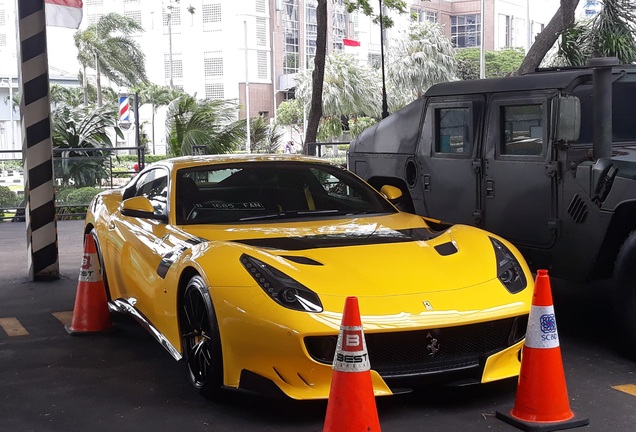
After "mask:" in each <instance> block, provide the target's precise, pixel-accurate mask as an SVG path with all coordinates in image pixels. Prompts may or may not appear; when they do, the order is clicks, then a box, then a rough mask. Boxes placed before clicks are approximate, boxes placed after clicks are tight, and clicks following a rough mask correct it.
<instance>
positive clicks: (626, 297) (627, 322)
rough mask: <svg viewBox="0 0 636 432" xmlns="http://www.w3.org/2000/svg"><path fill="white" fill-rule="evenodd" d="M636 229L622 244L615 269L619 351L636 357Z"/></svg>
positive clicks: (633, 357)
mask: <svg viewBox="0 0 636 432" xmlns="http://www.w3.org/2000/svg"><path fill="white" fill-rule="evenodd" d="M635 264H636V231H632V232H631V233H630V234H629V236H628V237H627V240H625V242H624V243H623V245H622V246H621V249H620V250H619V252H618V258H617V259H616V266H615V270H614V284H615V286H614V292H613V297H614V308H615V310H616V321H617V324H618V328H617V330H618V332H619V333H620V338H619V343H620V346H619V347H618V349H619V351H621V352H622V353H624V354H625V355H627V356H628V357H630V358H632V359H636V265H635Z"/></svg>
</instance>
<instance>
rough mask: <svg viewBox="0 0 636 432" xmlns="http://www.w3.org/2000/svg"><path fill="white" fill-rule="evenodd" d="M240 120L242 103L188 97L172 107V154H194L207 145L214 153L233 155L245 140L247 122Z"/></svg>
mask: <svg viewBox="0 0 636 432" xmlns="http://www.w3.org/2000/svg"><path fill="white" fill-rule="evenodd" d="M237 118H238V104H237V103H236V102H235V101H227V100H197V99H196V98H195V96H190V95H188V94H184V95H182V96H180V97H178V98H176V99H175V100H173V101H172V102H170V104H169V105H168V113H167V115H166V132H167V137H166V138H167V139H166V142H167V143H168V153H169V154H170V155H171V156H181V155H186V154H191V153H192V148H193V146H205V147H206V148H207V152H208V153H210V154H218V153H229V152H232V151H234V150H235V149H236V148H238V147H239V146H240V143H241V142H242V140H244V139H245V133H246V130H245V122H244V121H242V120H241V121H238V120H236V119H237Z"/></svg>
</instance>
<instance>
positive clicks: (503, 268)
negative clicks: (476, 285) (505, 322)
mask: <svg viewBox="0 0 636 432" xmlns="http://www.w3.org/2000/svg"><path fill="white" fill-rule="evenodd" d="M489 238H490V241H491V242H492V246H493V247H494V248H495V258H496V259H497V278H498V279H499V281H500V282H501V283H502V284H503V286H505V287H506V289H507V290H508V291H510V293H512V294H515V293H518V292H519V291H522V290H523V289H524V288H525V287H526V286H527V282H526V276H525V274H524V273H523V269H522V268H521V265H520V264H519V261H517V258H515V256H514V255H513V254H512V252H510V249H508V248H507V247H506V246H505V245H504V244H503V243H501V242H500V241H499V240H497V239H494V238H492V237H489Z"/></svg>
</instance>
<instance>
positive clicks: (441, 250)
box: [435, 242, 457, 256]
mask: <svg viewBox="0 0 636 432" xmlns="http://www.w3.org/2000/svg"><path fill="white" fill-rule="evenodd" d="M435 250H436V251H437V253H438V254H440V255H441V256H448V255H452V254H454V253H457V246H455V244H453V243H451V242H446V243H442V244H440V245H437V246H435Z"/></svg>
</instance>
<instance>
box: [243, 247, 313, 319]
mask: <svg viewBox="0 0 636 432" xmlns="http://www.w3.org/2000/svg"><path fill="white" fill-rule="evenodd" d="M240 259H241V264H243V267H245V269H246V270H247V271H248V272H249V274H250V275H251V276H252V277H253V278H254V280H255V281H256V283H257V284H258V285H259V286H260V287H261V288H262V289H263V291H265V293H266V294H267V295H268V296H269V297H270V298H272V299H273V300H274V301H275V302H277V303H278V304H279V305H281V306H284V307H286V308H289V309H293V310H299V311H304V312H322V310H323V308H322V303H321V302H320V299H319V298H318V295H317V294H316V293H315V292H313V291H312V290H310V289H309V288H307V287H306V286H304V285H302V284H301V283H299V282H297V281H295V280H294V279H292V278H290V277H289V276H287V275H286V274H285V273H283V272H281V271H280V270H277V269H275V268H274V267H272V266H270V265H268V264H265V263H264V262H262V261H259V260H257V259H256V258H254V257H251V256H249V255H245V254H243V255H241V258H240Z"/></svg>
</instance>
